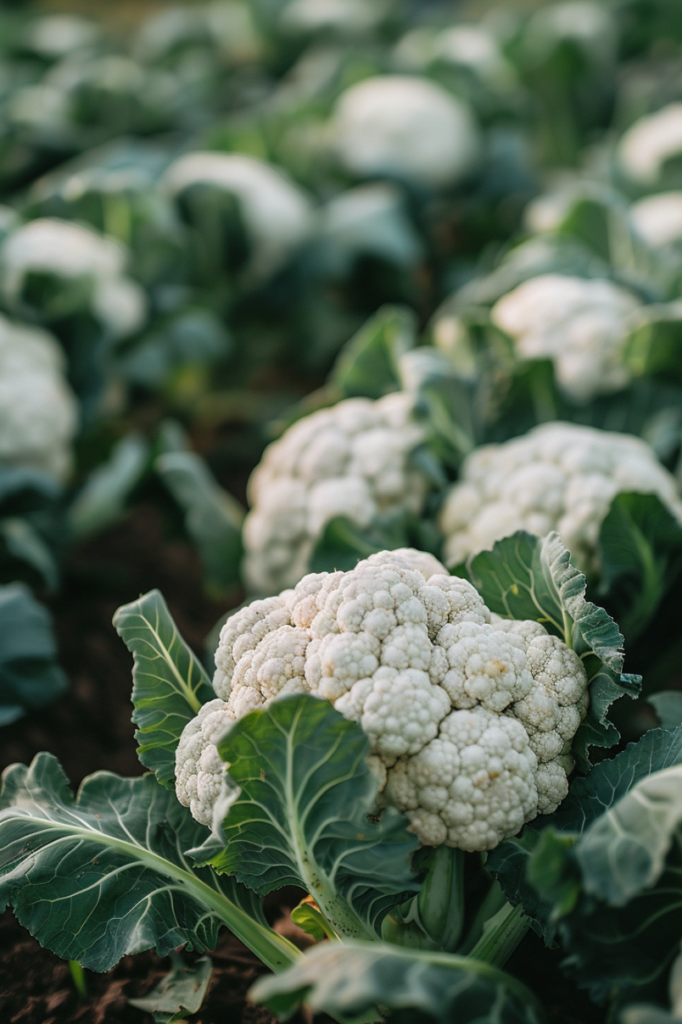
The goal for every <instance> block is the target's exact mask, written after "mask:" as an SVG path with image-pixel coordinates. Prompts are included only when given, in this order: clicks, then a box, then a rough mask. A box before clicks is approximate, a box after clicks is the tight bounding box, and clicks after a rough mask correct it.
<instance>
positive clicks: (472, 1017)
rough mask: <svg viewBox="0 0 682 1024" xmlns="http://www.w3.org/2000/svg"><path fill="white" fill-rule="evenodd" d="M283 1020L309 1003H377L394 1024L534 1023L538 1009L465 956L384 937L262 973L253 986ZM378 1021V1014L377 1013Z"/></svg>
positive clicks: (345, 1007) (330, 1006)
mask: <svg viewBox="0 0 682 1024" xmlns="http://www.w3.org/2000/svg"><path fill="white" fill-rule="evenodd" d="M250 996H251V998H252V999H253V1000H254V1001H255V1002H259V1003H265V1005H266V1006H267V1007H268V1009H269V1010H271V1011H272V1012H273V1013H276V1014H277V1016H278V1017H279V1018H280V1020H288V1019H289V1018H290V1017H291V1016H292V1015H293V1013H294V1012H295V1011H296V1009H297V1008H298V1007H299V1006H300V1005H301V1004H302V1003H304V1002H305V1003H306V1004H307V1005H308V1006H309V1007H310V1009H311V1010H312V1011H313V1012H315V1011H318V1010H321V1009H325V1010H326V1011H327V1013H333V1014H335V1015H338V1016H346V1017H348V1016H353V1015H356V1014H359V1013H363V1012H364V1011H367V1010H371V1009H372V1007H376V1006H377V1005H379V1006H381V1007H382V1008H383V1009H384V1010H388V1011H389V1012H390V1020H391V1022H394V1024H422V1022H425V1021H438V1022H439V1024H451V1022H453V1021H457V1024H474V1022H475V1024H482V1022H483V1021H486V1022H491V1024H492V1022H493V1021H494V1022H495V1024H537V1022H539V1021H541V1020H542V1019H543V1014H542V1011H541V1009H540V1007H539V1006H538V1004H537V1003H536V1001H535V999H534V997H533V996H532V994H531V993H530V992H529V991H528V989H526V988H525V986H524V985H522V984H521V982H519V981H517V980H516V979H515V978H512V977H511V976H510V975H508V974H505V973H503V972H502V971H500V970H498V969H497V968H495V967H491V966H490V965H489V964H485V963H482V962H481V961H478V960H473V959H470V958H467V957H457V956H449V955H448V954H446V953H429V952H425V951H421V950H409V951H408V950H406V949H398V948H397V947H395V946H389V945H385V944H383V943H364V942H348V943H343V945H342V944H341V943H338V942H333V943H331V942H324V943H321V944H320V945H318V946H314V947H313V948H312V949H311V950H310V951H309V952H308V953H306V954H305V955H304V956H302V957H301V958H300V960H299V961H298V962H297V963H296V964H295V965H294V967H292V968H291V969H290V970H288V971H285V972H284V973H283V974H280V975H279V976H278V977H276V978H274V977H272V978H262V979H261V980H260V981H258V982H256V984H255V985H254V987H253V988H252V989H251V992H250ZM375 1019H376V1020H381V1017H380V1016H379V1014H377V1017H376V1018H375Z"/></svg>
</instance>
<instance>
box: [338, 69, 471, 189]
mask: <svg viewBox="0 0 682 1024" xmlns="http://www.w3.org/2000/svg"><path fill="white" fill-rule="evenodd" d="M333 133H334V144H335V148H336V152H337V154H338V157H339V159H340V161H341V163H342V164H343V166H344V167H345V168H346V169H347V170H348V171H350V172H351V174H355V175H361V176H365V175H370V176H371V175H382V174H391V175H397V176H399V177H405V178H409V179H411V180H413V181H415V182H417V183H418V184H421V185H426V186H428V187H430V188H446V187H448V186H452V185H456V184H457V183H458V182H459V181H460V180H461V179H462V178H463V177H465V176H466V175H467V174H468V173H469V172H470V171H471V170H472V168H473V166H474V165H475V163H476V161H477V159H478V155H479V148H480V139H479V132H478V128H477V126H476V124H475V122H474V119H473V115H472V114H471V111H470V110H469V107H468V106H466V105H465V103H464V102H463V101H462V100H460V99H457V98H456V97H455V96H452V95H451V94H450V93H448V92H446V91H445V89H443V88H442V87H441V86H439V85H436V84H435V83H434V82H430V81H428V80H427V79H424V78H418V77H416V76H410V75H379V76H377V77H375V78H368V79H366V80H365V81H363V82H359V83H358V84H357V85H353V86H351V87H350V89H347V90H346V91H345V92H344V93H343V94H342V96H341V97H340V98H339V101H338V103H337V106H336V110H335V112H334V117H333Z"/></svg>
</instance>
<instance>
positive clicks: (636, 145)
mask: <svg viewBox="0 0 682 1024" xmlns="http://www.w3.org/2000/svg"><path fill="white" fill-rule="evenodd" d="M681 153H682V103H670V104H668V106H666V107H663V108H662V109H661V110H657V111H656V113H654V114H647V115H646V116H645V117H640V119H639V120H638V121H635V123H634V124H633V125H632V126H631V127H630V128H628V130H627V131H626V132H625V133H624V134H623V135H622V137H621V140H620V142H619V144H618V159H619V161H620V164H621V167H622V168H623V170H624V172H625V173H626V174H627V176H628V177H629V178H631V179H632V180H633V181H635V182H637V184H639V185H644V186H655V185H657V184H659V183H660V181H661V179H662V178H663V177H664V172H665V165H666V163H667V161H669V160H673V159H675V158H676V157H679V156H680V154H681Z"/></svg>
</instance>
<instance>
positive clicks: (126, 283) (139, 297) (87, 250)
mask: <svg viewBox="0 0 682 1024" xmlns="http://www.w3.org/2000/svg"><path fill="white" fill-rule="evenodd" d="M125 263H126V252H125V249H124V247H123V246H122V245H121V244H120V243H119V242H117V241H116V240H115V239H113V238H105V237H104V236H103V235H100V234H98V233H97V232H96V231H94V230H93V229H92V228H87V227H85V226H84V225H82V224H74V223H72V222H71V221H67V220H60V219H59V218H57V217H39V218H38V219H36V220H32V221H30V222H29V223H28V224H24V225H22V226H21V227H19V228H17V229H16V230H15V231H13V232H12V233H11V234H10V235H8V237H7V238H6V239H5V241H4V243H3V245H2V249H0V282H1V286H2V291H3V292H4V293H5V296H6V297H7V299H8V300H9V302H10V303H11V304H12V305H13V306H15V305H16V306H21V305H22V302H23V300H22V291H23V287H24V282H25V279H26V276H27V275H28V274H30V273H42V274H51V275H54V276H55V277H57V278H61V279H63V280H67V281H68V280H70V279H71V280H74V279H78V278H80V279H83V280H89V281H90V282H91V292H90V310H91V312H92V313H93V314H94V316H95V317H96V318H97V319H98V320H99V321H100V323H101V324H102V325H103V326H104V328H105V329H106V330H107V331H108V333H109V334H110V335H111V336H112V337H114V338H118V337H124V336H125V335H127V334H131V333H132V332H133V331H136V330H137V329H138V328H139V327H141V326H142V325H143V323H144V321H145V319H146V315H147V308H146V307H147V302H146V298H145V295H144V292H143V290H142V288H141V287H140V286H139V285H138V284H136V283H135V282H134V281H132V280H131V279H130V278H129V277H126V276H125Z"/></svg>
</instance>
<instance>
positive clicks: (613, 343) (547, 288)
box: [491, 274, 642, 402]
mask: <svg viewBox="0 0 682 1024" xmlns="http://www.w3.org/2000/svg"><path fill="white" fill-rule="evenodd" d="M641 305H642V304H641V303H640V302H639V300H638V299H636V298H635V296H634V295H633V294H632V293H631V292H629V291H626V290H625V289H624V288H620V287H619V286H618V285H615V284H612V283H611V281H602V280H585V279H584V278H580V277H568V276H567V275H564V274H541V275H540V276H539V277H533V278H530V280H528V281H524V283H523V284H520V285H519V286H518V287H517V288H514V290H513V291H511V292H509V293H508V294H507V295H504V296H503V297H502V298H501V299H499V300H498V301H497V302H496V303H495V305H494V306H493V308H492V313H491V316H492V320H493V322H494V323H495V324H496V325H497V326H498V327H500V328H501V329H502V330H503V331H506V333H507V334H509V335H511V337H512V338H513V339H514V346H515V349H516V352H517V354H518V355H519V356H520V357H521V358H523V359H551V360H552V361H553V363H554V370H555V373H556V379H557V382H558V384H559V386H560V387H561V388H562V389H563V390H564V391H565V392H566V394H567V395H568V396H569V397H570V398H573V399H574V400H576V401H579V402H582V401H589V400H590V399H592V398H594V397H595V396H596V395H599V394H605V393H608V392H610V391H617V390H618V389H619V388H622V387H625V385H626V384H627V383H628V381H629V379H630V374H629V372H628V369H627V367H626V366H625V365H624V362H623V348H624V346H625V341H626V338H627V334H628V330H629V327H630V325H631V321H632V318H633V316H634V314H635V313H636V312H637V310H638V309H640V308H641Z"/></svg>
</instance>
